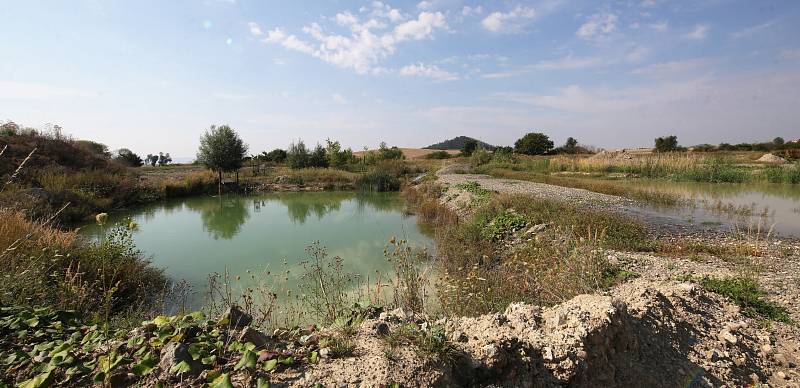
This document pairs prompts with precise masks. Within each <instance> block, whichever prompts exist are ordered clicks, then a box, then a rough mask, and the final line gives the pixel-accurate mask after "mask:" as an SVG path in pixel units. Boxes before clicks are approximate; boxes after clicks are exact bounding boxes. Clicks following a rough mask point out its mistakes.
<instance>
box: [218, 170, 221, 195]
mask: <svg viewBox="0 0 800 388" xmlns="http://www.w3.org/2000/svg"><path fill="white" fill-rule="evenodd" d="M217 172H218V173H219V181H217V196H219V197H222V171H217Z"/></svg>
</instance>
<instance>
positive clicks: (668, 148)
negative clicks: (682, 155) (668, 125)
mask: <svg viewBox="0 0 800 388" xmlns="http://www.w3.org/2000/svg"><path fill="white" fill-rule="evenodd" d="M679 149H680V147H679V146H678V137H677V136H675V135H670V136H664V137H658V138H656V152H672V151H678V150H679Z"/></svg>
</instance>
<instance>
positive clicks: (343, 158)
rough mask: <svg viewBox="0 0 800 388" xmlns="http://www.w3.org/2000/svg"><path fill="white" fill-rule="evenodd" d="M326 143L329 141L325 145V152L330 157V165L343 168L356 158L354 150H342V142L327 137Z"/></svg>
mask: <svg viewBox="0 0 800 388" xmlns="http://www.w3.org/2000/svg"><path fill="white" fill-rule="evenodd" d="M325 143H327V145H326V147H325V154H326V155H327V157H328V165H329V166H331V167H334V168H342V167H344V166H345V165H346V164H347V163H351V162H353V160H354V158H355V157H354V156H353V150H351V149H350V148H348V149H346V150H342V146H341V144H339V142H338V141H333V140H331V139H326V140H325Z"/></svg>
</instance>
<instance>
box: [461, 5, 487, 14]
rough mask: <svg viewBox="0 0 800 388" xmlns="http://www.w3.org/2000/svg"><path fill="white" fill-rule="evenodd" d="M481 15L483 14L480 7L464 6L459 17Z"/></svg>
mask: <svg viewBox="0 0 800 388" xmlns="http://www.w3.org/2000/svg"><path fill="white" fill-rule="evenodd" d="M482 13H483V7H481V6H480V5H479V6H476V7H470V6H468V5H465V6H464V8H462V9H461V15H464V16H472V15H480V14H482Z"/></svg>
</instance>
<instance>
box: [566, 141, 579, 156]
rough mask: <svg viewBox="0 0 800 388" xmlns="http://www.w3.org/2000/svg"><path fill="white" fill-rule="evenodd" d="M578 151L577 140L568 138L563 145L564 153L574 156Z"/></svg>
mask: <svg viewBox="0 0 800 388" xmlns="http://www.w3.org/2000/svg"><path fill="white" fill-rule="evenodd" d="M577 150H578V140H576V139H575V138H574V137H568V138H567V142H566V144H564V151H566V152H567V153H568V154H574V153H575V152H576V151H577Z"/></svg>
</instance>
